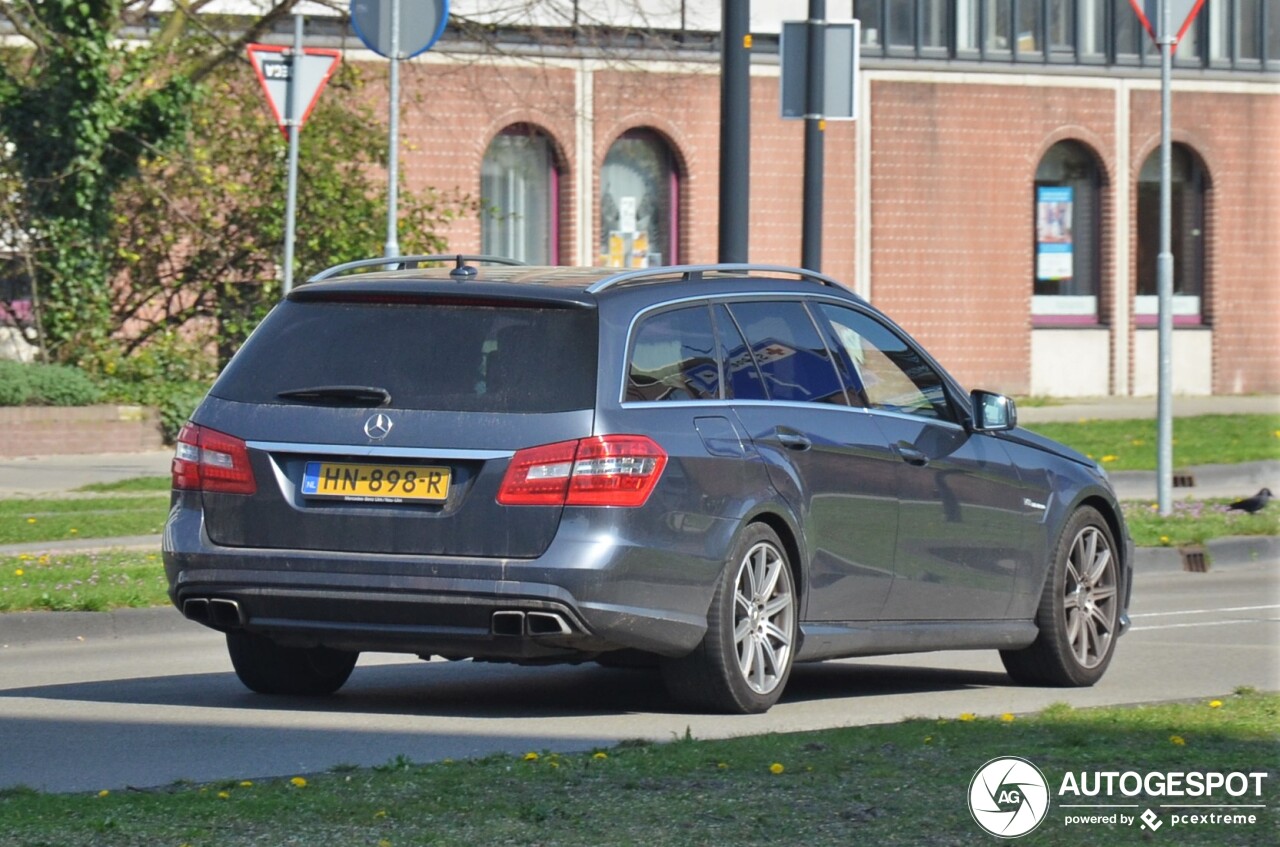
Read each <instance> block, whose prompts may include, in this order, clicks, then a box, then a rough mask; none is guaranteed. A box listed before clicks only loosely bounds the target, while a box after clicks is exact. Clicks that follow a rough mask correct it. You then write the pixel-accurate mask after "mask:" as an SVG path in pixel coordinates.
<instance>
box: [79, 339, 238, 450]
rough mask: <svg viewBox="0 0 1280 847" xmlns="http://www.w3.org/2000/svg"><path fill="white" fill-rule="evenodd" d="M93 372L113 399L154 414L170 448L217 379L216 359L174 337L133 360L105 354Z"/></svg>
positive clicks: (142, 351) (156, 342) (138, 353)
mask: <svg viewBox="0 0 1280 847" xmlns="http://www.w3.org/2000/svg"><path fill="white" fill-rule="evenodd" d="M88 367H89V368H90V370H91V371H92V372H93V373H94V375H95V378H96V379H97V381H98V384H99V385H100V386H101V387H102V390H103V392H104V393H105V394H106V395H107V397H109V398H110V399H112V400H114V401H116V402H119V403H134V404H137V405H139V406H151V407H153V408H155V409H156V410H157V411H158V412H159V413H160V428H161V430H162V432H163V433H164V438H165V440H166V441H170V442H171V441H173V440H175V439H176V438H177V436H178V430H179V429H181V428H182V425H183V424H184V423H186V421H187V418H189V417H190V416H191V413H192V412H193V411H195V408H196V405H197V404H198V403H199V402H200V399H201V398H202V397H204V395H205V392H207V391H208V390H209V386H210V385H212V384H213V378H214V376H215V375H216V369H215V364H214V360H213V357H212V355H211V354H210V353H209V352H208V351H207V350H206V349H205V348H204V347H203V346H202V345H201V344H200V343H199V342H197V341H189V340H185V339H182V338H181V337H179V336H177V335H174V334H166V335H162V336H160V337H157V338H155V339H153V340H152V341H151V342H150V343H148V344H147V345H146V346H145V347H143V348H142V349H140V350H137V351H135V352H134V353H133V354H132V355H129V356H125V355H122V354H120V353H118V352H114V351H113V352H108V353H103V354H100V355H99V356H98V357H97V358H96V359H94V360H92V361H90V362H89V363H88Z"/></svg>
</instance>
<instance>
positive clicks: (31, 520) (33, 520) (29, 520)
mask: <svg viewBox="0 0 1280 847" xmlns="http://www.w3.org/2000/svg"><path fill="white" fill-rule="evenodd" d="M35 522H36V519H35V518H27V523H35Z"/></svg>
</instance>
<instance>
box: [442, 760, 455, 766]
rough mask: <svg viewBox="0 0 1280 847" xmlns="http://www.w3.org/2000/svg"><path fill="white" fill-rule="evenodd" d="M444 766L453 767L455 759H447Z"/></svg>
mask: <svg viewBox="0 0 1280 847" xmlns="http://www.w3.org/2000/svg"><path fill="white" fill-rule="evenodd" d="M442 764H446V765H452V764H453V759H445V760H444V762H443V763H442Z"/></svg>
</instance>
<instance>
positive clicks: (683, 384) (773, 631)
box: [164, 256, 1132, 712]
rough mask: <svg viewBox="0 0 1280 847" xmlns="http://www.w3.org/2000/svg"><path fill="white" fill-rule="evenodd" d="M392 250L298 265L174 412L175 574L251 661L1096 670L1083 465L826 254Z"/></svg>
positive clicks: (331, 674)
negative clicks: (971, 659) (588, 260)
mask: <svg viewBox="0 0 1280 847" xmlns="http://www.w3.org/2000/svg"><path fill="white" fill-rule="evenodd" d="M429 260H433V261H434V262H435V265H436V266H435V267H420V266H422V265H426V264H428V263H429ZM387 262H388V260H386V259H376V260H368V261H363V262H356V263H350V264H349V265H346V266H339V267H338V268H334V269H331V270H330V271H326V272H325V273H322V274H320V275H318V276H317V277H314V278H313V279H312V280H311V281H309V282H308V283H307V284H305V285H302V286H299V287H298V288H296V289H294V290H293V291H292V292H291V293H290V294H289V295H288V297H287V298H285V300H284V301H283V302H281V303H280V304H279V305H278V306H277V307H276V308H275V309H274V310H273V311H272V312H271V314H270V315H269V316H268V317H267V318H266V320H265V321H263V323H262V324H261V325H260V326H259V327H258V329H257V330H256V331H255V332H254V333H253V335H252V336H251V337H250V338H249V340H248V341H247V342H246V343H245V344H244V346H243V348H242V349H241V350H240V351H239V352H238V353H237V354H236V355H235V357H234V358H233V359H232V360H231V362H230V363H229V364H228V366H227V367H226V369H225V370H224V372H223V373H222V374H221V376H220V377H219V378H218V380H217V382H216V383H215V384H214V386H213V388H212V389H211V390H210V392H209V394H208V396H207V397H206V398H205V399H204V400H203V402H201V403H200V405H199V407H198V408H197V409H196V411H195V413H194V414H193V415H192V417H191V420H190V422H189V423H188V424H187V425H186V426H185V427H184V428H183V430H182V433H181V435H180V436H179V439H178V444H177V450H176V455H175V458H174V461H173V504H172V510H171V512H170V515H169V519H168V523H167V525H166V527H165V532H164V561H165V568H166V571H167V574H168V578H169V582H170V596H171V597H172V600H173V602H174V604H175V605H176V606H177V607H178V608H179V609H180V610H181V611H182V613H183V614H184V615H186V616H187V617H188V618H190V619H192V620H195V621H199V622H200V623H202V624H205V625H207V626H209V627H212V628H214V629H216V630H219V631H222V632H225V633H226V639H227V646H228V649H229V652H230V656H231V660H232V662H233V664H234V666H235V670H236V673H237V674H238V676H239V678H240V679H241V681H243V683H244V684H245V685H246V686H248V687H249V688H250V689H252V690H254V691H257V692H261V693H264V694H292V695H297V694H328V693H332V692H334V691H336V690H337V689H338V688H339V687H340V686H342V684H343V683H344V682H345V681H346V680H347V678H348V676H349V675H350V673H351V672H352V668H353V666H354V665H355V662H356V658H357V655H358V654H359V653H361V652H363V651H389V652H396V653H407V654H415V655H418V656H421V657H423V658H430V657H432V656H443V657H447V658H450V659H462V658H471V659H475V660H484V661H499V662H519V663H552V662H583V661H598V662H600V663H602V664H650V665H656V666H657V667H658V668H660V670H661V674H662V678H663V679H664V680H665V683H666V686H667V688H668V690H669V692H670V694H671V696H672V697H673V699H674V700H675V701H677V702H678V703H680V704H682V705H683V706H685V707H689V708H694V709H708V710H714V711H724V712H761V711H764V710H766V709H768V708H769V707H770V706H772V705H773V704H774V703H775V702H776V701H777V700H778V698H779V696H780V695H782V693H783V690H784V688H785V686H786V684H787V679H788V677H789V675H790V674H791V672H792V669H793V667H794V666H795V664H796V663H797V662H811V661H817V660H822V659H831V658H838V657H851V656H869V655H879V654H890V653H905V652H917V651H929V650H954V649H966V650H968V649H975V648H982V649H991V650H998V651H999V652H1000V656H1001V658H1002V659H1003V661H1004V666H1005V667H1006V668H1007V669H1008V672H1009V675H1010V676H1011V677H1012V678H1013V680H1015V681H1017V682H1020V683H1028V684H1034V685H1053V686H1079V685H1090V684H1092V683H1094V682H1095V681H1097V680H1098V679H1099V677H1101V676H1102V674H1103V672H1104V671H1105V670H1106V668H1107V665H1108V663H1109V662H1110V661H1111V657H1112V654H1113V652H1114V650H1115V644H1116V639H1117V637H1118V636H1119V635H1120V634H1121V633H1123V632H1124V630H1125V629H1126V627H1127V626H1128V616H1127V611H1126V610H1127V605H1128V594H1129V590H1130V585H1131V579H1130V575H1131V567H1132V566H1131V560H1132V554H1131V552H1132V543H1131V542H1130V540H1129V536H1128V532H1127V530H1126V528H1125V525H1124V520H1123V518H1122V517H1121V513H1120V508H1119V506H1118V505H1117V502H1116V498H1115V494H1114V492H1113V490H1112V488H1111V486H1110V485H1109V483H1108V482H1107V480H1106V476H1105V474H1104V473H1103V472H1102V470H1101V469H1100V468H1099V467H1098V466H1097V465H1096V463H1095V462H1093V461H1092V460H1090V459H1088V458H1086V457H1085V456H1082V455H1080V454H1078V453H1076V452H1074V451H1072V450H1070V449H1068V448H1066V447H1064V446H1062V445H1061V444H1057V443H1055V442H1053V441H1050V440H1048V439H1046V438H1043V437H1041V436H1038V435H1036V434H1035V433H1032V432H1028V431H1027V430H1025V429H1021V428H1019V427H1018V426H1017V422H1016V412H1015V409H1014V404H1013V402H1012V401H1010V400H1009V399H1008V398H1007V397H1004V396H1001V395H999V394H995V393H990V392H985V391H973V392H967V391H965V390H964V389H963V388H961V386H960V385H959V384H958V383H957V382H956V381H955V380H954V379H953V378H952V377H950V376H949V375H948V374H947V372H946V371H945V370H943V368H942V367H941V366H940V365H939V364H938V363H937V362H935V361H934V360H933V359H932V358H931V357H930V356H929V355H928V353H926V352H925V351H924V350H923V349H922V348H921V347H920V346H919V345H918V344H917V343H916V342H915V341H913V340H912V339H911V337H910V336H909V335H908V334H907V333H905V332H904V331H903V330H902V329H900V328H899V327H898V326H896V325H895V324H894V323H893V322H892V321H891V320H890V319H889V318H887V317H886V316H885V315H883V314H881V313H880V312H879V311H878V310H876V309H875V308H873V307H872V306H870V305H869V304H868V303H866V302H865V301H864V300H862V299H861V298H859V297H858V296H857V295H855V294H854V293H852V292H851V291H849V290H848V289H846V288H845V287H843V286H842V285H840V284H839V283H838V282H836V281H835V280H833V279H831V278H829V277H826V276H823V275H821V274H818V273H814V272H811V271H807V270H801V269H794V268H779V267H770V266H758V265H708V266H676V267H662V268H650V269H643V270H630V271H613V270H608V269H603V268H565V267H526V266H516V265H510V264H495V263H494V262H493V260H489V259H486V258H485V257H466V256H461V257H457V258H456V259H453V258H452V257H451V259H450V262H449V264H450V265H452V267H450V266H444V267H441V266H439V264H440V263H439V257H406V258H397V259H395V260H394V262H395V263H397V264H396V265H394V266H390V268H389V266H388V265H387ZM353 270H354V271H359V272H358V273H351V271H353Z"/></svg>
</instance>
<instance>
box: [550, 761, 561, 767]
mask: <svg viewBox="0 0 1280 847" xmlns="http://www.w3.org/2000/svg"><path fill="white" fill-rule="evenodd" d="M547 764H548V765H551V767H553V768H558V767H560V763H559V762H547Z"/></svg>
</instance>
